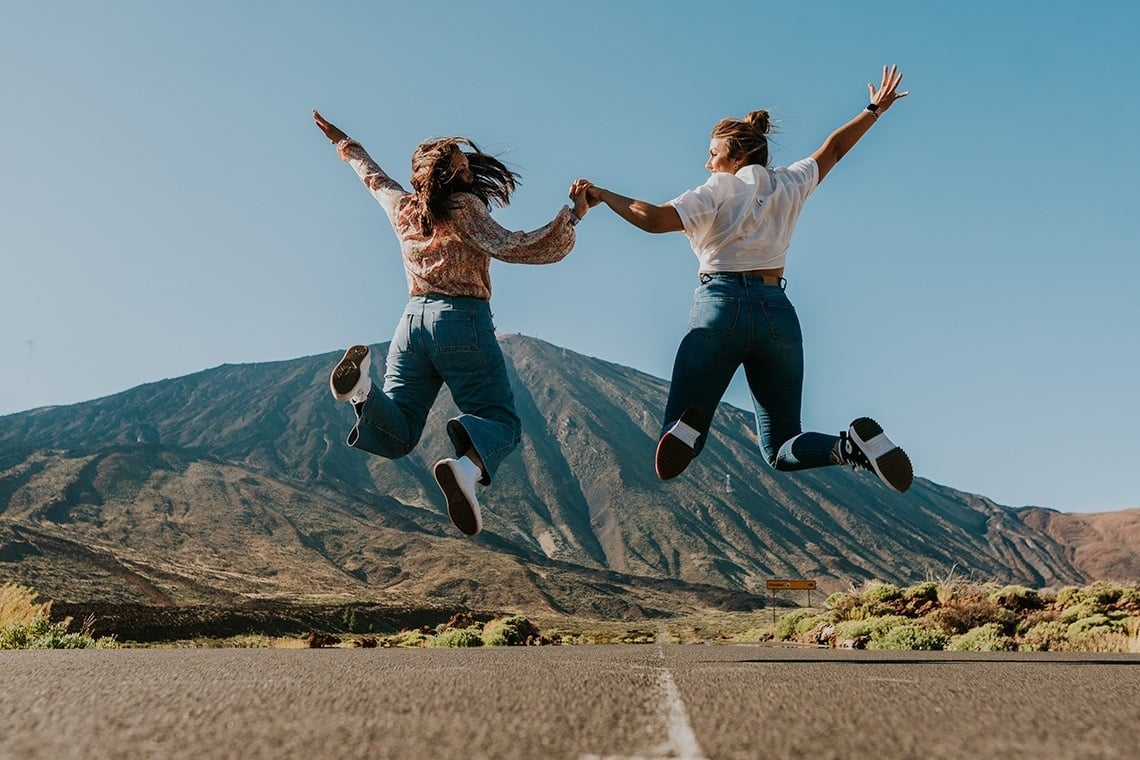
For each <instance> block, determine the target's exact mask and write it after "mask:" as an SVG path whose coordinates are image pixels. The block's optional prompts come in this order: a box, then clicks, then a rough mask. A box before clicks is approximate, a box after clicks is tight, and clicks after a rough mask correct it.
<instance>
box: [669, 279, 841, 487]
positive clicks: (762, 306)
mask: <svg viewBox="0 0 1140 760" xmlns="http://www.w3.org/2000/svg"><path fill="white" fill-rule="evenodd" d="M700 277H701V284H700V285H699V286H698V287H697V289H696V292H695V293H694V294H693V306H692V310H691V312H690V314H689V330H688V333H687V334H686V335H685V337H684V339H682V341H681V345H680V346H679V347H678V348H677V356H676V359H675V360H674V363H673V377H672V380H671V381H670V384H669V400H668V401H667V402H666V405H665V418H664V424H663V425H662V428H661V430H662V434H664V432H665V431H666V430H668V429H669V428H670V427H672V425H673V423H674V422H676V421H677V420H678V419H679V418H680V417H681V413H682V412H684V411H685V410H686V409H688V408H689V407H697V408H699V409H701V410H703V411H704V412H705V413H706V414H707V416H708V419H709V421H710V424H711V420H712V418H713V415H714V414H715V412H716V408H717V405H718V404H719V403H720V400H721V398H722V397H723V396H724V393H725V391H726V390H727V389H728V384H729V383H730V382H731V381H732V376H733V375H735V374H736V370H737V368H739V367H740V366H742V365H743V367H744V372H745V376H746V378H747V380H748V389H749V390H750V391H751V393H752V401H753V404H754V405H755V407H756V434H757V437H758V438H759V441H760V449H761V450H762V451H763V453H764V459H765V460H766V461H767V462H768V464H769V465H771V466H772V467H774V468H776V469H777V470H782V471H792V470H805V469H809V468H813V467H825V466H828V465H833V464H836V463H837V462H836V460H835V458H834V457H833V456H832V452H833V451H834V449H835V445H836V442H837V441H838V440H839V438H838V436H834V435H828V434H826V433H810V432H809V433H805V432H803V427H802V424H801V421H800V407H801V404H802V401H803V381H804V355H803V336H802V334H801V332H800V321H799V317H797V316H796V310H795V307H793V306H792V303H791V301H789V300H788V296H787V294H786V293H785V292H784V288H783V287H781V286H779V285H766V284H764V282H763V278H760V277H754V276H752V275H745V274H738V273H728V272H717V273H714V274H703V275H701V276H700ZM702 432H703V433H705V435H702V436H701V437H700V438H698V439H697V443H696V453H698V454H699V453H700V451H701V449H702V448H704V444H705V441H706V439H707V437H708V436H707V432H708V431H707V430H705V431H702Z"/></svg>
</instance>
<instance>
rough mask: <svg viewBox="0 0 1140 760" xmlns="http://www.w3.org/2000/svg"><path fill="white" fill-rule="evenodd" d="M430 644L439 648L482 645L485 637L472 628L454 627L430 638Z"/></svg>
mask: <svg viewBox="0 0 1140 760" xmlns="http://www.w3.org/2000/svg"><path fill="white" fill-rule="evenodd" d="M428 646H430V647H438V648H446V649H452V648H458V647H481V646H483V637H482V636H480V635H479V633H478V632H477V631H475V630H474V629H472V628H452V629H450V630H447V631H444V632H443V633H441V634H439V635H438V636H434V637H432V638H431V639H429V640H428Z"/></svg>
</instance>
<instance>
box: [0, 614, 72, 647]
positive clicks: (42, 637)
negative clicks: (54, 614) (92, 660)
mask: <svg viewBox="0 0 1140 760" xmlns="http://www.w3.org/2000/svg"><path fill="white" fill-rule="evenodd" d="M93 646H95V639H93V638H91V636H90V635H88V634H87V633H86V632H83V633H68V632H67V622H62V623H53V622H51V621H50V620H48V619H47V618H46V617H43V616H37V617H36V618H34V619H33V620H32V622H30V623H28V624H26V625H22V624H20V623H10V624H9V625H7V626H6V627H5V628H4V630H2V631H0V649H89V648H91V647H93Z"/></svg>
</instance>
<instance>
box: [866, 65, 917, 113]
mask: <svg viewBox="0 0 1140 760" xmlns="http://www.w3.org/2000/svg"><path fill="white" fill-rule="evenodd" d="M902 78H903V75H902V72H901V71H899V67H898V66H884V67H883V80H882V82H880V83H879V89H878V90H876V89H875V85H873V84H871V83H870V82H868V83H867V90H868V91H869V92H870V95H871V102H872V103H874V104H875V105H877V106H878V107H879V113H882V112H883V111H886V110H887V109H888V108H890V107H891V104H892V103H894V102H895V101H896V100H898V99H899V98H905V97H906V96H907V95H909V94H910V93H909V92H907V91H905V90H904V91H903V92H898V87H899V85H900V84H901V83H902Z"/></svg>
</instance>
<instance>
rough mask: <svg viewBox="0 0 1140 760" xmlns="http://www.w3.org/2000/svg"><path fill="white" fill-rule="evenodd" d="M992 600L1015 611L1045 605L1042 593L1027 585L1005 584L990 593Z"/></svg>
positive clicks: (1034, 608)
mask: <svg viewBox="0 0 1140 760" xmlns="http://www.w3.org/2000/svg"><path fill="white" fill-rule="evenodd" d="M989 598H990V601H991V602H993V603H994V604H996V605H998V606H999V607H1002V608H1004V609H1007V610H1011V611H1013V612H1026V611H1028V610H1039V609H1041V608H1042V607H1044V606H1045V602H1044V601H1043V600H1042V599H1041V595H1040V594H1038V593H1037V592H1036V591H1034V590H1033V589H1031V588H1026V587H1025V586H1004V587H1002V588H1000V589H998V590H997V591H994V592H993V593H992V594H990V597H989Z"/></svg>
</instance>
